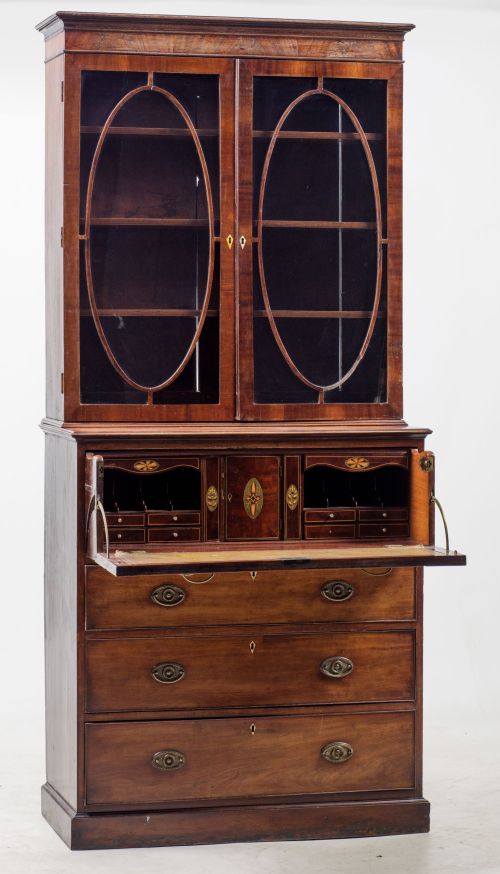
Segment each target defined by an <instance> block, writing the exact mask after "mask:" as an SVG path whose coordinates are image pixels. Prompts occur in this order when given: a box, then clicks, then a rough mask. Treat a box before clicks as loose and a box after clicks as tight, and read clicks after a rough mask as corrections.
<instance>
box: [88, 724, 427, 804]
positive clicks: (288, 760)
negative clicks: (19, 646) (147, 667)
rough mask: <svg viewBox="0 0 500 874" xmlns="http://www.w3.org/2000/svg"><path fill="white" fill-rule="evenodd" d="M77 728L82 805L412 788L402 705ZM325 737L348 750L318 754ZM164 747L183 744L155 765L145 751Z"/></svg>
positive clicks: (410, 743) (409, 737) (408, 729)
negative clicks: (358, 712) (356, 711)
mask: <svg viewBox="0 0 500 874" xmlns="http://www.w3.org/2000/svg"><path fill="white" fill-rule="evenodd" d="M252 724H253V725H254V726H255V732H253V731H252ZM86 737H87V803H88V804H89V805H91V804H92V805H95V804H119V805H120V804H125V805H127V804H129V805H133V804H154V803H158V802H160V803H161V802H166V801H171V800H173V799H176V800H179V801H181V800H188V799H194V798H196V799H200V800H201V799H205V798H209V799H213V798H217V797H218V798H244V797H249V796H252V795H259V796H261V795H268V796H273V797H277V796H280V795H287V796H290V795H292V796H293V795H294V794H300V795H302V794H304V793H311V794H328V795H332V794H335V793H337V792H363V791H364V792H366V791H377V790H379V791H380V790H381V789H408V790H412V789H414V780H415V778H414V763H413V762H414V760H413V756H414V717H413V713H411V712H401V713H397V712H396V713H385V714H384V713H374V714H363V715H362V716H330V717H321V718H319V719H318V718H316V717H300V716H299V717H283V718H281V719H280V718H278V717H269V718H256V719H255V720H254V721H253V722H252V720H250V719H241V718H240V719H224V720H213V719H212V720H194V721H190V720H186V721H179V722H166V723H158V722H152V723H147V722H143V723H127V724H125V723H122V724H120V723H114V724H111V723H108V724H97V723H93V724H88V725H87V732H86ZM331 741H344V742H347V743H349V744H350V745H351V746H352V748H353V749H354V750H355V754H354V755H353V756H352V758H351V759H350V760H349V761H347V762H341V763H340V764H332V763H330V762H327V761H325V760H324V759H323V758H322V757H321V750H322V749H323V747H324V746H325V745H326V744H328V743H329V742H331ZM168 749H173V750H178V751H180V752H182V753H183V754H184V755H185V758H186V764H185V766H184V767H181V768H179V769H177V770H173V771H172V772H162V771H158V770H157V769H156V768H154V767H153V766H152V757H153V755H154V754H155V753H156V752H158V751H160V750H168ZM249 762H252V767H248V764H249ZM214 780H216V786H217V788H216V789H215V791H214Z"/></svg>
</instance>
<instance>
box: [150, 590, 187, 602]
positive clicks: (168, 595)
mask: <svg viewBox="0 0 500 874" xmlns="http://www.w3.org/2000/svg"><path fill="white" fill-rule="evenodd" d="M185 597H186V593H185V591H184V589H181V588H179V586H172V585H166V586H157V588H156V589H153V591H152V592H151V600H152V601H153V603H155V604H158V606H159V607H177V606H178V605H179V604H182V602H183V601H184V599H185Z"/></svg>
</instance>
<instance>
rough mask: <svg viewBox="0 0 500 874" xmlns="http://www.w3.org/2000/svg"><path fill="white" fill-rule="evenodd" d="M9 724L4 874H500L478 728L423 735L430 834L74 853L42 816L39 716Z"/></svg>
mask: <svg viewBox="0 0 500 874" xmlns="http://www.w3.org/2000/svg"><path fill="white" fill-rule="evenodd" d="M12 722H13V725H14V724H15V725H16V729H15V732H14V731H13V732H12V734H11V735H9V734H8V727H9V719H8V715H7V716H6V718H5V719H4V717H2V726H1V729H2V743H1V745H0V774H1V785H0V871H1V872H2V874H25V872H36V874H42V872H43V874H59V872H64V874H67V872H72V871H75V872H92V874H100V872H106V874H112V872H115V871H116V872H120V874H157V872H158V874H159V872H161V874H165V872H174V874H195V872H196V874H235V872H236V874H278V872H283V874H284V872H286V874H304V872H306V874H332V872H335V874H337V872H338V874H378V872H384V874H417V872H418V874H430V872H432V874H437V872H439V874H447V872H453V874H462V872H463V874H493V872H494V874H500V828H499V826H500V822H499V815H500V766H499V761H500V756H499V754H498V738H497V737H496V736H495V734H494V732H493V731H490V732H488V731H486V730H485V728H484V726H482V725H478V726H477V727H476V728H472V729H470V728H469V729H468V730H467V732H466V731H465V730H462V731H456V732H455V733H453V734H450V731H449V729H439V727H437V726H428V727H427V729H426V745H425V764H426V775H425V794H426V797H427V798H429V799H430V801H431V803H432V811H431V817H432V831H431V833H430V834H429V835H415V836H408V837H394V838H372V839H368V840H348V841H310V842H303V841H301V842H291V843H275V844H270V843H267V844H232V845H225V846H212V847H172V848H165V849H152V850H114V851H98V852H97V851H93V852H80V853H70V851H69V850H67V848H66V847H65V846H64V845H63V844H62V842H61V841H60V840H59V838H58V837H57V836H56V835H55V834H54V833H53V832H52V831H51V829H50V828H49V827H48V826H47V824H46V823H45V821H44V820H43V819H42V818H41V816H40V813H39V787H40V783H41V782H42V780H43V749H42V740H41V738H42V737H43V732H42V728H41V726H40V725H39V721H38V718H31V717H27V718H26V719H25V720H24V721H23V722H22V723H20V722H19V719H18V718H17V719H15V720H14V719H13V721H12ZM20 725H21V726H22V727H21V728H20Z"/></svg>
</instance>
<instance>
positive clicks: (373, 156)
mask: <svg viewBox="0 0 500 874" xmlns="http://www.w3.org/2000/svg"><path fill="white" fill-rule="evenodd" d="M239 81H240V95H239V101H240V112H239V118H240V123H239V129H238V134H237V135H238V154H239V177H240V186H239V228H238V256H239V271H238V276H239V324H240V348H239V355H240V368H239V373H240V385H239V397H240V415H241V416H242V418H246V419H294V418H296V419H334V418H343V419H346V418H347V419H349V418H353V419H356V418H371V417H377V418H380V417H384V416H394V417H397V416H398V415H400V414H401V356H400V349H401V306H400V291H401V290H400V255H401V215H400V209H401V204H400V185H401V178H400V171H401V164H400V158H401V143H400V133H399V125H400V121H401V118H400V112H401V75H400V71H399V69H396V67H394V66H389V65H384V64H358V63H356V64H353V63H347V62H345V63H344V62H342V63H317V62H314V63H313V62H305V61H293V62H290V61H261V60H259V61H245V62H242V63H241V65H240V77H239Z"/></svg>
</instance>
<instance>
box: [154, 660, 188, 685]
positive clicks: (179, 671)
mask: <svg viewBox="0 0 500 874" xmlns="http://www.w3.org/2000/svg"><path fill="white" fill-rule="evenodd" d="M185 675H186V669H185V667H184V665H180V664H179V663H178V662H160V664H159V665H155V666H154V668H152V669H151V676H152V677H153V678H154V679H155V680H157V681H158V682H159V683H178V682H179V680H183V679H184V677H185Z"/></svg>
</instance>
